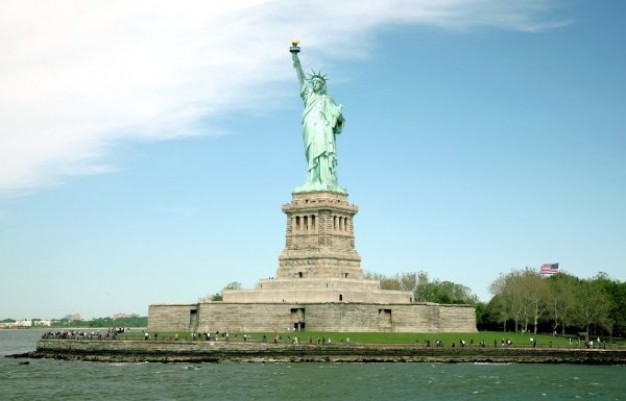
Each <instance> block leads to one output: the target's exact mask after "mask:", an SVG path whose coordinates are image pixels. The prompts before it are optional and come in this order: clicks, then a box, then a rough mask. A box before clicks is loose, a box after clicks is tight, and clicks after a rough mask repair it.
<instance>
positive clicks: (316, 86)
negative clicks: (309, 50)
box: [289, 40, 346, 193]
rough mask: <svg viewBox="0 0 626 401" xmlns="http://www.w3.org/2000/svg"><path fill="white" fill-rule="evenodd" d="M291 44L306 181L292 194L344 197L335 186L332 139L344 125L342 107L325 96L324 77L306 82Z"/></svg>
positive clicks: (313, 76) (296, 49)
mask: <svg viewBox="0 0 626 401" xmlns="http://www.w3.org/2000/svg"><path fill="white" fill-rule="evenodd" d="M298 43H299V42H298V41H295V40H294V41H293V42H292V43H291V45H292V46H291V47H290V48H289V51H290V52H291V58H292V59H293V68H294V69H295V70H296V75H297V76H298V82H300V96H301V97H302V100H303V101H304V111H303V113H302V139H303V141H304V154H305V156H306V160H307V164H308V173H307V181H306V183H305V184H304V185H302V186H300V187H298V188H296V190H295V192H313V191H330V192H339V193H346V190H345V189H344V188H341V187H340V186H339V184H338V182H337V144H336V136H337V135H339V134H340V133H341V130H342V129H343V125H344V118H343V112H342V107H341V105H340V104H337V103H335V101H334V100H333V99H332V98H331V97H330V95H329V94H328V93H327V92H326V80H327V78H326V76H324V75H322V74H321V73H319V72H315V71H313V73H312V74H311V75H310V77H309V78H308V79H307V78H306V77H305V76H304V71H303V70H302V65H301V64H300V58H299V57H298V53H300V47H299V46H298Z"/></svg>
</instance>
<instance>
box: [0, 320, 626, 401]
mask: <svg viewBox="0 0 626 401" xmlns="http://www.w3.org/2000/svg"><path fill="white" fill-rule="evenodd" d="M42 333H43V332H42V331H41V330H0V399H1V400H7V401H14V400H15V401H17V400H29V401H32V400H64V401H73V400H77V401H78V400H81V401H83V400H107V401H113V400H124V401H130V400H190V401H191V400H193V401H198V400H307V401H308V400H343V401H349V400H376V401H382V400H524V401H528V400H585V399H593V400H626V368H625V367H624V366H583V365H541V364H443V363H441V364H440V363H437V364H430V363H372V364H364V363H355V364H332V363H326V364H324V363H322V364H317V363H316V364H308V363H265V364H263V363H232V362H229V363H220V364H211V363H200V364H188V363H173V364H161V363H98V362H76V361H71V362H70V361H57V360H42V359H31V360H25V359H13V358H5V357H4V356H5V355H9V354H17V353H23V352H27V351H33V350H34V349H35V347H36V342H37V340H38V339H39V337H40V336H41V334H42ZM26 361H28V362H29V363H28V364H25V363H24V362H26Z"/></svg>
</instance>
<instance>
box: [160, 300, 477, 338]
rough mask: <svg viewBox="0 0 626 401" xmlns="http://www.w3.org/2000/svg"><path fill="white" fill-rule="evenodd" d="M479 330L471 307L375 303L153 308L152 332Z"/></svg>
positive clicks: (221, 304) (260, 304)
mask: <svg viewBox="0 0 626 401" xmlns="http://www.w3.org/2000/svg"><path fill="white" fill-rule="evenodd" d="M295 327H298V328H303V329H304V330H305V331H329V332H414V333H426V332H475V331H476V317H475V309H474V307H473V306H471V305H439V304H428V303H415V304H371V303H341V302H338V303H306V304H298V303H250V304H242V303H228V302H210V303H200V304H197V305H151V306H150V311H149V320H148V329H149V330H151V331H197V332H216V331H220V332H231V333H237V332H268V333H271V332H284V331H286V330H287V329H293V328H295Z"/></svg>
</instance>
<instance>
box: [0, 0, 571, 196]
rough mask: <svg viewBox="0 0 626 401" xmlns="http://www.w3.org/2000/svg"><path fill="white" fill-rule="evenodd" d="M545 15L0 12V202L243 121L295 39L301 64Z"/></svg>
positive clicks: (429, 0) (461, 2) (530, 22)
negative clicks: (134, 143) (394, 41)
mask: <svg viewBox="0 0 626 401" xmlns="http://www.w3.org/2000/svg"><path fill="white" fill-rule="evenodd" d="M551 3H552V4H554V2H550V1H549V0H518V1H515V2H504V1H501V0H422V1H420V0H413V1H402V0H391V1H378V0H371V1H370V0H355V1H340V2H337V1H334V0H316V1H297V2H294V1H288V0H276V1H263V0H256V1H255V0H247V1H237V0H231V1H228V2H206V1H178V2H171V1H151V2H127V1H102V2H84V1H81V0H76V1H72V0H66V1H63V2H46V1H26V0H15V1H5V2H3V7H2V13H0V54H2V57H1V58H0V88H2V94H1V95H0V197H6V196H14V195H17V194H21V193H26V192H28V191H31V190H33V189H36V188H39V187H42V186H46V185H51V184H55V183H58V182H62V181H63V179H64V178H65V177H67V176H72V175H80V174H96V173H101V172H106V171H110V170H111V169H114V168H115V166H112V165H109V164H108V163H107V160H106V155H107V149H108V148H109V146H110V145H112V144H115V143H116V142H118V141H124V140H146V141H151V140H164V139H170V138H177V137H182V136H191V135H211V134H213V133H217V132H220V131H219V130H218V128H217V127H214V129H212V128H211V127H210V122H211V117H212V116H216V115H218V114H224V113H230V112H234V111H241V110H245V109H253V108H254V107H255V104H257V102H256V100H258V99H255V98H254V95H251V93H263V96H277V95H276V93H279V90H273V91H262V90H254V91H253V90H251V89H253V88H254V89H267V88H268V87H276V86H277V85H280V84H282V82H285V81H287V80H291V79H292V76H291V74H292V71H291V66H290V63H289V61H287V60H288V55H286V47H287V46H288V44H289V40H290V39H292V38H294V37H299V38H301V39H303V40H304V43H306V46H307V50H308V51H310V53H308V54H310V56H309V57H315V56H316V55H317V56H319V55H320V54H321V53H322V52H324V51H326V53H332V52H333V51H335V50H333V49H338V48H341V49H342V54H341V56H342V57H354V56H358V55H362V54H364V52H366V51H367V49H368V46H369V43H368V40H367V38H371V37H373V35H372V33H373V32H374V31H375V29H376V28H379V27H382V26H385V25H389V24H424V25H431V26H439V27H443V28H450V29H471V28H473V27H478V26H486V27H494V28H503V29H513V30H523V31H538V30H542V29H547V28H551V27H554V26H559V25H562V24H563V22H562V21H557V20H554V19H547V18H546V12H547V11H549V10H548V9H547V7H548V4H551ZM217 4H219V5H217ZM348 44H349V46H348ZM342 45H345V46H342ZM324 49H326V50H324ZM346 49H352V53H346V52H345V50H346ZM331 55H332V54H331ZM336 56H339V55H336ZM268 93H274V95H268ZM199 120H202V121H203V122H204V124H203V126H202V131H201V132H199V130H198V128H197V124H196V123H197V122H198V121H199ZM207 122H208V123H209V127H207V126H206V123H207Z"/></svg>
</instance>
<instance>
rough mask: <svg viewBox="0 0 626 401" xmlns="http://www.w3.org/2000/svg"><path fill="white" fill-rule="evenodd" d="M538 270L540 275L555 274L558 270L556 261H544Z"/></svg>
mask: <svg viewBox="0 0 626 401" xmlns="http://www.w3.org/2000/svg"><path fill="white" fill-rule="evenodd" d="M539 272H540V273H541V275H542V276H550V275H552V274H557V273H558V272H559V264H558V263H544V264H543V265H541V269H539Z"/></svg>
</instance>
